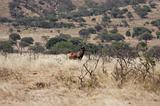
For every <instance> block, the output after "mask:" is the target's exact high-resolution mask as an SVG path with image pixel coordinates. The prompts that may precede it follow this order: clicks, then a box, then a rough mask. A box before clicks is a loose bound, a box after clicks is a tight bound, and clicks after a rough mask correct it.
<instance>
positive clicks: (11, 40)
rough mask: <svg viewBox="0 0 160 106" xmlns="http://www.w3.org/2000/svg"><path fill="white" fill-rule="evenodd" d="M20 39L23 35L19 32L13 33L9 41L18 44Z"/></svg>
mask: <svg viewBox="0 0 160 106" xmlns="http://www.w3.org/2000/svg"><path fill="white" fill-rule="evenodd" d="M20 39H21V36H20V35H19V34H17V33H12V34H10V35H9V41H10V42H11V44H16V41H17V40H20Z"/></svg>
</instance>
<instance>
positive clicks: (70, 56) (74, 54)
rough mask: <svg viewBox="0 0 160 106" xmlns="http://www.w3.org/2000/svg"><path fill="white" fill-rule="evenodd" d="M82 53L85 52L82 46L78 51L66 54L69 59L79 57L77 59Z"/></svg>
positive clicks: (81, 56) (80, 57)
mask: <svg viewBox="0 0 160 106" xmlns="http://www.w3.org/2000/svg"><path fill="white" fill-rule="evenodd" d="M84 53H85V48H84V47H82V48H81V49H80V51H78V52H71V53H69V54H68V56H69V59H79V60H81V59H82V58H83V56H84Z"/></svg>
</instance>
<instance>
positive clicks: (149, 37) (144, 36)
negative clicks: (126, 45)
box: [139, 33, 153, 41]
mask: <svg viewBox="0 0 160 106" xmlns="http://www.w3.org/2000/svg"><path fill="white" fill-rule="evenodd" d="M152 39H153V35H152V34H151V33H144V34H142V35H140V36H139V40H146V41H147V40H152Z"/></svg>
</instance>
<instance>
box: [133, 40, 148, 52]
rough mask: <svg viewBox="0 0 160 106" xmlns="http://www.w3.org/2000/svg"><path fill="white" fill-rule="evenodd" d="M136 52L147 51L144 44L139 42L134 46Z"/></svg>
mask: <svg viewBox="0 0 160 106" xmlns="http://www.w3.org/2000/svg"><path fill="white" fill-rule="evenodd" d="M136 48H137V50H138V51H146V50H147V49H148V47H147V43H146V42H139V43H138V44H137V46H136Z"/></svg>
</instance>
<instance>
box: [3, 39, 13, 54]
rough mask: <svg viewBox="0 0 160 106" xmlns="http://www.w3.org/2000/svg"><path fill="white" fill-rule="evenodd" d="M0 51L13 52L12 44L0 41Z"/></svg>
mask: <svg viewBox="0 0 160 106" xmlns="http://www.w3.org/2000/svg"><path fill="white" fill-rule="evenodd" d="M0 51H3V52H7V53H13V47H12V44H11V43H10V42H9V41H3V42H0Z"/></svg>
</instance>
